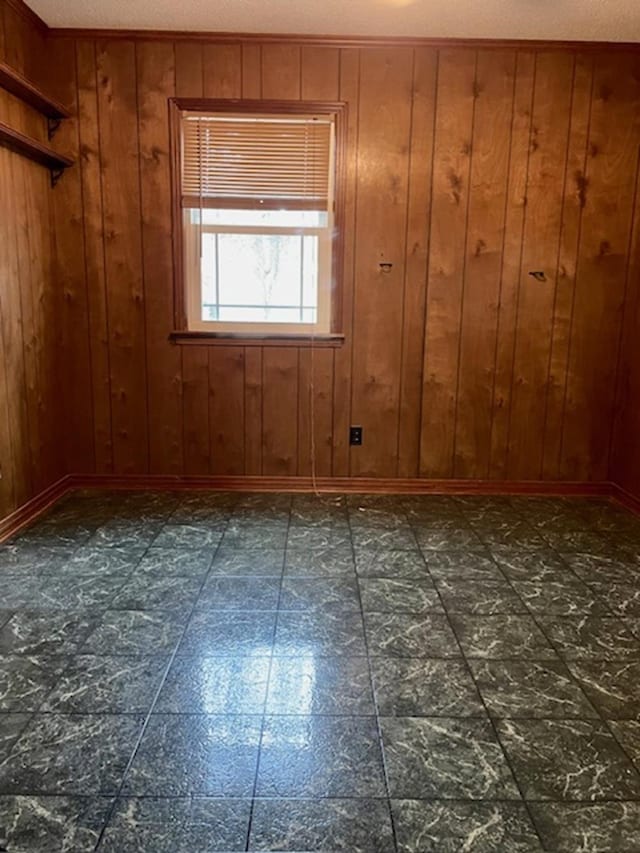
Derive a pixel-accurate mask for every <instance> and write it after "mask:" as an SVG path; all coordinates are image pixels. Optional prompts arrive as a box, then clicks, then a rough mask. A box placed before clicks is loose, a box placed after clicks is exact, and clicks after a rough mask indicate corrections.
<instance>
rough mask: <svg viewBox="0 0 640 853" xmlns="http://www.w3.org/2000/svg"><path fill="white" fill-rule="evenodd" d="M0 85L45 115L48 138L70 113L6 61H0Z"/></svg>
mask: <svg viewBox="0 0 640 853" xmlns="http://www.w3.org/2000/svg"><path fill="white" fill-rule="evenodd" d="M0 86H1V87H2V88H3V89H5V90H6V91H7V92H10V93H11V94H12V95H15V97H16V98H20V100H21V101H24V103H25V104H29V106H30V107H33V108H34V109H35V110H37V111H38V112H39V113H41V114H42V115H43V116H45V117H46V119H47V122H48V128H49V139H51V137H52V136H53V134H54V133H55V132H56V130H57V129H58V127H59V125H60V122H61V121H62V119H65V118H69V116H70V115H71V113H70V112H69V110H68V109H67V108H66V107H64V106H63V105H62V104H60V103H59V102H58V101H56V100H55V99H54V98H50V97H49V96H48V95H45V93H44V92H42V91H41V90H40V89H38V87H37V86H35V85H34V84H33V83H32V82H31V81H30V80H27V78H26V77H23V76H22V74H20V72H19V71H16V70H15V69H14V68H12V67H11V66H10V65H7V64H6V62H0Z"/></svg>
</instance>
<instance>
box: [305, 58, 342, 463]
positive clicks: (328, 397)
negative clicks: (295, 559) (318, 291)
mask: <svg viewBox="0 0 640 853" xmlns="http://www.w3.org/2000/svg"><path fill="white" fill-rule="evenodd" d="M339 72H340V52H339V51H338V50H337V49H335V48H327V47H318V48H316V47H303V48H302V52H301V93H302V97H303V98H304V99H308V100H312V101H322V100H324V101H337V100H338V95H339V85H340V83H339ZM333 363H334V355H333V350H327V349H320V350H312V349H309V348H305V347H301V348H300V350H299V372H298V401H299V407H298V465H297V473H298V475H299V476H310V475H311V474H312V473H314V472H315V474H316V475H317V476H322V477H330V476H331V453H332V442H333ZM313 456H315V461H313V460H312V457H313Z"/></svg>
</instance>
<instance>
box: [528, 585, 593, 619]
mask: <svg viewBox="0 0 640 853" xmlns="http://www.w3.org/2000/svg"><path fill="white" fill-rule="evenodd" d="M512 584H513V588H514V589H515V591H516V592H517V593H518V595H519V596H520V597H521V598H522V600H523V601H524V603H525V604H526V605H527V607H528V608H529V610H530V611H531V612H532V613H533V614H534V615H538V614H539V615H542V616H544V615H545V614H546V615H549V616H552V615H556V616H575V615H582V614H592V615H593V616H603V615H610V613H609V610H608V608H607V607H606V605H605V604H604V602H603V601H601V600H600V599H599V598H598V597H597V596H596V595H594V593H593V592H592V591H591V590H590V589H589V587H588V586H587V585H586V584H584V583H582V582H581V581H579V580H577V579H576V580H575V581H565V580H562V581H555V580H543V581H518V580H513V581H512Z"/></svg>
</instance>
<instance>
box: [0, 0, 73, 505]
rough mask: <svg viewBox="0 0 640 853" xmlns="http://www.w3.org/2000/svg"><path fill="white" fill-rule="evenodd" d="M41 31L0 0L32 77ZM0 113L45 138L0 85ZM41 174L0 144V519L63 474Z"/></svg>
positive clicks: (13, 52)
mask: <svg viewBox="0 0 640 853" xmlns="http://www.w3.org/2000/svg"><path fill="white" fill-rule="evenodd" d="M44 49H45V37H44V34H43V33H42V32H41V31H40V30H38V29H37V28H36V27H34V25H33V23H32V22H31V21H29V20H28V19H27V18H26V17H24V16H23V15H21V14H20V13H19V12H18V11H17V10H16V8H15V7H14V6H13V5H9V4H8V3H7V2H5V0H0V59H2V60H3V61H5V62H7V63H9V64H10V65H12V66H13V67H14V68H17V69H18V70H19V71H22V72H23V73H24V74H26V75H27V76H29V77H30V78H31V79H33V80H35V81H36V82H37V81H38V79H39V77H40V76H41V70H42V69H41V64H40V62H41V59H42V57H43V53H44ZM0 119H2V120H3V121H5V122H7V123H9V124H11V125H12V126H13V127H15V128H16V129H18V130H21V131H23V132H25V133H29V134H31V135H32V136H35V137H36V138H38V139H40V140H46V125H45V119H44V118H43V117H42V116H40V115H39V114H37V113H35V112H34V111H33V110H31V109H30V108H28V107H26V106H25V105H23V104H22V103H21V102H19V101H18V100H17V99H15V98H13V97H11V96H10V95H8V94H6V93H5V92H4V91H3V90H2V89H0ZM51 199H52V192H51V189H50V182H49V173H48V172H47V171H46V170H45V169H43V168H42V167H41V166H38V165H36V164H34V163H32V162H30V161H28V160H25V159H24V158H22V157H20V156H18V155H17V154H13V153H11V152H9V151H8V150H7V149H5V148H1V147H0V518H2V517H4V516H6V515H8V514H9V513H10V512H12V511H13V510H15V509H16V508H18V507H19V506H21V505H23V504H25V503H26V502H27V501H28V500H29V499H30V498H32V497H34V496H35V495H37V494H38V493H39V492H41V491H42V490H43V489H44V488H46V487H47V486H49V485H51V484H52V483H53V482H54V481H55V480H57V479H58V478H59V477H60V476H61V475H62V473H63V469H64V459H63V457H62V455H61V454H59V453H58V444H59V442H58V431H57V426H58V423H59V418H58V410H57V404H56V400H57V393H56V383H57V375H58V374H59V370H58V368H59V367H61V364H60V363H59V362H58V361H57V358H58V353H59V349H58V348H57V347H56V334H57V327H56V317H57V310H56V304H55V303H56V299H57V295H56V294H57V291H56V288H55V286H54V271H53V267H52V258H53V243H52V229H51V214H52V208H51Z"/></svg>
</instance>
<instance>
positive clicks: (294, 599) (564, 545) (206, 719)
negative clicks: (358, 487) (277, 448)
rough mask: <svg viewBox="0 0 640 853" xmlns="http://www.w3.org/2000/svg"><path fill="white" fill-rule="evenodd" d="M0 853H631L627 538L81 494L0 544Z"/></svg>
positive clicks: (518, 521) (416, 503)
mask: <svg viewBox="0 0 640 853" xmlns="http://www.w3.org/2000/svg"><path fill="white" fill-rule="evenodd" d="M0 588H1V600H0V608H1V609H0V656H1V663H2V666H1V669H0V849H2V850H7V851H9V853H23V851H24V853H40V851H47V853H57V852H58V851H59V853H70V852H71V851H73V853H84V851H94V850H97V851H100V853H128V851H135V853H168V851H170V853H208V851H239V850H260V851H325V853H327V851H349V853H394V851H398V853H428V851H435V853H450V851H451V853H453V851H463V850H464V851H473V852H474V853H478V852H479V851H482V853H485V851H506V853H520V851H539V850H551V851H554V852H555V853H561V851H570V853H576V851H617V853H621V852H622V853H631V851H636V853H637V851H639V850H640V520H639V519H636V518H634V517H632V516H631V515H629V514H628V513H626V512H625V511H623V510H622V509H620V508H619V507H616V506H615V505H613V504H609V503H607V502H606V501H603V500H586V499H580V500H578V499H564V500H563V499H549V498H546V499H545V498H513V499H506V498H478V497H473V498H458V499H454V498H442V497H432V496H431V497H424V496H423V497H397V498H390V497H362V496H356V497H354V496H351V497H347V498H345V497H338V496H325V497H322V498H316V497H314V496H309V495H296V496H290V495H229V494H211V493H197V494H194V493H188V494H181V495H172V494H148V493H145V494H128V495H125V494H113V493H111V494H104V493H93V494H77V495H74V496H71V497H69V498H68V499H67V500H66V501H64V502H63V503H62V504H60V505H59V506H58V507H57V508H56V509H55V510H54V511H53V512H52V513H51V514H50V515H49V516H48V517H46V518H45V519H43V520H41V521H40V522H39V523H38V524H37V525H35V526H34V527H32V528H31V529H29V530H28V531H26V532H25V533H24V534H23V535H22V536H20V537H19V538H18V539H16V540H15V541H13V542H11V543H9V544H6V545H4V546H1V547H0Z"/></svg>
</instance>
